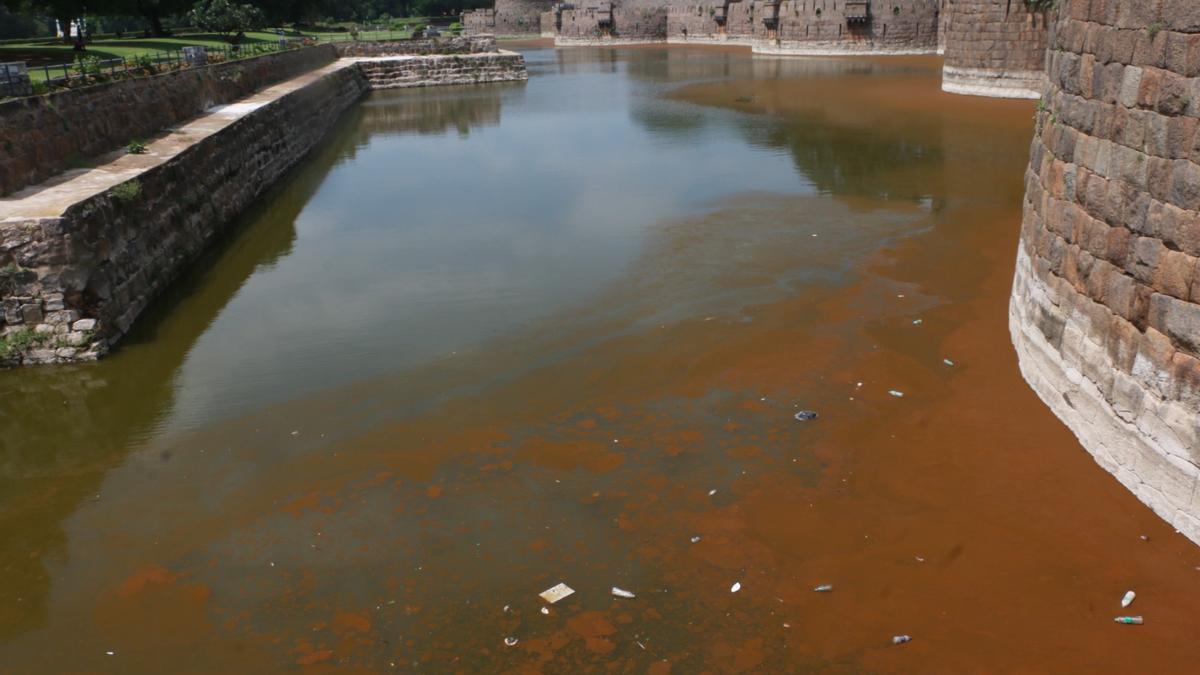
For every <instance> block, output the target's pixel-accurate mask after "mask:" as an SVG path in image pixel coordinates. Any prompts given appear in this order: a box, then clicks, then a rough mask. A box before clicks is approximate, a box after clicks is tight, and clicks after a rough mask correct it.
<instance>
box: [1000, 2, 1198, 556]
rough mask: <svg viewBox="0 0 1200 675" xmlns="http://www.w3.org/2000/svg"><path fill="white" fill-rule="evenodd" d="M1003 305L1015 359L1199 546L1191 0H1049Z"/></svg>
mask: <svg viewBox="0 0 1200 675" xmlns="http://www.w3.org/2000/svg"><path fill="white" fill-rule="evenodd" d="M1047 73H1048V76H1049V84H1048V88H1047V93H1046V97H1045V99H1044V105H1043V106H1040V107H1039V112H1038V115H1037V128H1038V133H1037V135H1036V136H1035V138H1034V141H1033V144H1032V149H1031V158H1030V166H1029V170H1028V172H1027V174H1026V196H1025V215H1024V222H1023V226H1022V232H1021V244H1020V248H1019V250H1018V253H1017V270H1016V277H1015V281H1014V284H1013V295H1012V302H1011V305H1010V311H1009V316H1010V327H1011V331H1012V337H1013V342H1014V344H1015V345H1016V349H1017V352H1018V355H1019V357H1020V364H1021V370H1022V372H1023V374H1024V375H1025V378H1026V379H1027V380H1028V382H1029V383H1030V385H1032V387H1033V388H1034V390H1035V391H1037V393H1038V395H1039V396H1040V397H1041V398H1042V399H1043V401H1045V403H1046V404H1047V405H1048V406H1049V407H1050V408H1051V409H1052V410H1053V411H1054V412H1055V414H1057V415H1058V416H1059V418H1061V419H1062V420H1063V421H1064V422H1065V423H1066V424H1067V426H1069V427H1070V428H1071V430H1072V431H1074V433H1075V434H1076V435H1077V436H1078V437H1079V439H1080V441H1081V442H1082V444H1083V446H1084V447H1085V448H1087V450H1088V451H1089V452H1090V453H1091V454H1092V455H1093V456H1094V457H1095V459H1096V461H1097V462H1098V463H1099V464H1100V465H1101V466H1103V467H1104V468H1105V469H1107V470H1108V471H1109V472H1111V473H1112V474H1113V475H1114V476H1116V478H1117V480H1119V481H1120V482H1121V483H1122V484H1124V485H1125V486H1126V487H1127V488H1129V490H1131V491H1132V492H1133V493H1134V494H1136V495H1137V496H1138V498H1139V499H1141V500H1142V501H1143V502H1145V503H1146V504H1148V505H1149V506H1150V507H1151V508H1152V509H1153V510H1154V511H1155V513H1157V514H1158V515H1160V516H1162V517H1163V518H1164V519H1166V520H1167V521H1169V522H1171V523H1172V524H1173V525H1174V526H1175V528H1177V529H1178V530H1180V531H1181V532H1182V533H1184V534H1185V535H1186V536H1188V537H1189V538H1191V539H1192V540H1193V541H1195V542H1197V543H1200V492H1198V491H1197V490H1198V485H1197V483H1198V479H1200V135H1197V130H1198V128H1200V77H1198V76H1200V2H1195V1H1194V0H1143V1H1141V2H1137V3H1132V2H1128V3H1126V2H1099V1H1096V0H1090V1H1089V0H1063V2H1062V6H1061V8H1060V14H1059V17H1058V19H1057V22H1056V25H1055V27H1054V31H1053V34H1052V36H1051V42H1050V49H1049V52H1048V56H1047Z"/></svg>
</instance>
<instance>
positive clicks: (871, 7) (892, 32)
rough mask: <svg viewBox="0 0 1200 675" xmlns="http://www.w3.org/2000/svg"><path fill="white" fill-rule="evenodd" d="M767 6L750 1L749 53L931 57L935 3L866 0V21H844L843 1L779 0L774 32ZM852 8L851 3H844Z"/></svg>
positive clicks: (934, 48)
mask: <svg viewBox="0 0 1200 675" xmlns="http://www.w3.org/2000/svg"><path fill="white" fill-rule="evenodd" d="M769 5H770V3H765V2H764V3H756V8H755V9H756V12H755V13H756V14H758V15H759V16H756V18H755V21H754V34H755V42H754V51H755V52H756V53H770V54H797V55H823V54H845V53H867V54H874V53H890V54H932V53H934V52H935V51H937V35H938V0H869V2H868V3H867V6H868V12H869V16H870V20H869V21H867V22H865V23H851V22H850V21H848V16H847V5H848V3H847V2H846V0H784V1H783V2H780V3H779V9H778V15H777V16H778V19H777V24H776V27H775V28H774V29H772V28H771V27H770V24H769V23H768V22H767V21H766V20H765V19H767V18H768V17H769V16H770V14H772V13H774V11H773V10H772V9H771V8H770V6H769ZM850 6H851V7H854V6H855V5H850Z"/></svg>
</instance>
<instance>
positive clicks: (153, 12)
mask: <svg viewBox="0 0 1200 675" xmlns="http://www.w3.org/2000/svg"><path fill="white" fill-rule="evenodd" d="M115 4H116V5H117V6H116V7H114V9H116V10H118V11H119V12H120V13H122V14H134V15H137V16H140V17H142V18H144V19H145V20H146V24H147V26H148V27H149V28H150V34H151V35H153V36H154V37H162V36H164V35H166V34H167V31H166V29H164V28H163V19H164V18H166V17H170V16H174V15H176V14H183V13H184V12H186V11H188V9H189V8H191V6H192V0H117V2H116V3H115ZM89 9H90V7H89ZM91 11H93V12H95V10H91ZM98 13H101V14H102V13H103V12H98Z"/></svg>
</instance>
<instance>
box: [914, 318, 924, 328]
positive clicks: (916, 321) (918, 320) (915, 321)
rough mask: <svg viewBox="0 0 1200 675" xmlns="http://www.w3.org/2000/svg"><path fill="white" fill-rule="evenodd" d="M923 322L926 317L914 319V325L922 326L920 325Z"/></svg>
mask: <svg viewBox="0 0 1200 675" xmlns="http://www.w3.org/2000/svg"><path fill="white" fill-rule="evenodd" d="M923 323H925V320H924V319H913V325H914V326H920V325H921V324H923Z"/></svg>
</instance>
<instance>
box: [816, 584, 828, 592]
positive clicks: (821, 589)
mask: <svg viewBox="0 0 1200 675" xmlns="http://www.w3.org/2000/svg"><path fill="white" fill-rule="evenodd" d="M832 590H833V584H821V585H820V586H817V587H816V588H814V589H813V591H815V592H817V593H828V592H829V591H832Z"/></svg>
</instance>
